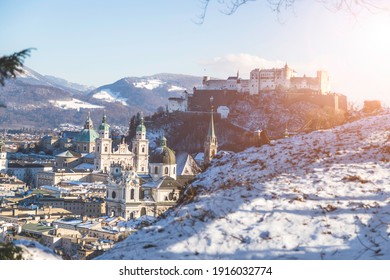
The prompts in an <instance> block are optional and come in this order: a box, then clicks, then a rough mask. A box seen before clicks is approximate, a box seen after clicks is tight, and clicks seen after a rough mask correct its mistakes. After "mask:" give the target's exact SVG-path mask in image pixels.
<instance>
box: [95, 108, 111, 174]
mask: <svg viewBox="0 0 390 280" xmlns="http://www.w3.org/2000/svg"><path fill="white" fill-rule="evenodd" d="M111 153H112V139H111V138H110V126H109V125H108V124H107V117H106V114H105V113H104V115H103V120H102V123H101V125H100V126H99V138H97V139H96V149H95V160H94V161H95V162H94V163H95V170H102V171H103V172H104V173H108V171H109V169H110V165H111V163H110V156H111Z"/></svg>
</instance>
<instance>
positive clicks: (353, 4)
mask: <svg viewBox="0 0 390 280" xmlns="http://www.w3.org/2000/svg"><path fill="white" fill-rule="evenodd" d="M213 1H214V2H217V3H218V4H219V5H220V6H221V7H222V9H221V12H222V13H224V14H226V15H232V14H234V13H235V12H236V11H237V10H238V9H239V8H240V7H241V6H243V5H245V4H248V3H250V2H255V1H257V0H200V2H201V5H202V12H201V14H200V15H199V19H200V22H199V23H200V24H201V23H203V22H204V20H205V18H206V13H207V10H208V7H209V4H210V3H211V2H213ZM266 1H267V3H268V4H269V6H270V9H271V10H272V11H274V12H276V13H277V14H280V13H281V12H283V11H284V10H288V9H290V8H292V7H293V6H294V4H295V3H296V0H266ZM316 1H317V2H319V3H322V4H323V5H324V7H325V8H328V9H330V10H334V11H343V10H344V11H347V12H349V13H351V14H353V15H356V13H357V12H358V11H359V10H361V9H365V10H368V11H374V10H387V8H386V3H385V2H387V1H386V0H316Z"/></svg>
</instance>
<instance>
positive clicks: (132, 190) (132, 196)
mask: <svg viewBox="0 0 390 280" xmlns="http://www.w3.org/2000/svg"><path fill="white" fill-rule="evenodd" d="M130 199H134V189H131V191H130Z"/></svg>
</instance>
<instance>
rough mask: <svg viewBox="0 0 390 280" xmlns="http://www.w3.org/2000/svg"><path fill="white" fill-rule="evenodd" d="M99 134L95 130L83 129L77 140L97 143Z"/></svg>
mask: <svg viewBox="0 0 390 280" xmlns="http://www.w3.org/2000/svg"><path fill="white" fill-rule="evenodd" d="M97 138H99V134H98V133H97V132H96V131H95V130H94V129H83V130H82V131H80V133H79V137H78V138H77V141H78V142H95V140H96V139H97Z"/></svg>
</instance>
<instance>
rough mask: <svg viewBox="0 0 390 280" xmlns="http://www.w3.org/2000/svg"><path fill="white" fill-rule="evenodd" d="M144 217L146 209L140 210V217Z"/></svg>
mask: <svg viewBox="0 0 390 280" xmlns="http://www.w3.org/2000/svg"><path fill="white" fill-rule="evenodd" d="M145 215H146V208H145V207H142V209H141V216H145Z"/></svg>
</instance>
